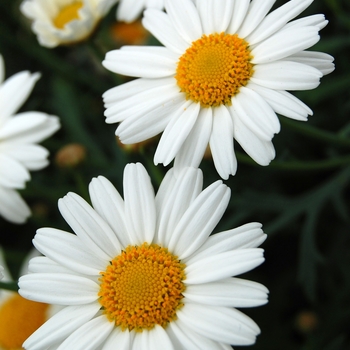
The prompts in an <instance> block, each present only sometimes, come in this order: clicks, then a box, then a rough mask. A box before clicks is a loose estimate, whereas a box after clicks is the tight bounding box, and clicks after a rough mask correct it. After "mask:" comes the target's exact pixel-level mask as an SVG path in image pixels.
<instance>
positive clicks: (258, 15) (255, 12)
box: [237, 0, 276, 39]
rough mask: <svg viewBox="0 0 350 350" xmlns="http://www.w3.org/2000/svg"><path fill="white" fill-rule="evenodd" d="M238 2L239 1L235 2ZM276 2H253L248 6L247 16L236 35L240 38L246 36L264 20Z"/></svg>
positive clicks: (255, 0) (268, 0)
mask: <svg viewBox="0 0 350 350" xmlns="http://www.w3.org/2000/svg"><path fill="white" fill-rule="evenodd" d="M237 1H240V0H237ZM275 2H276V0H253V1H251V3H250V5H249V9H248V12H247V15H246V16H245V18H244V21H243V23H242V25H241V27H240V28H239V29H238V31H237V34H238V36H239V37H240V38H243V39H244V38H245V37H246V36H248V35H249V34H250V33H251V32H252V31H253V30H254V29H255V28H256V27H257V26H258V25H259V24H260V22H261V21H262V20H263V19H264V17H265V16H266V14H267V13H268V12H269V11H270V9H271V7H272V6H273V4H274V3H275Z"/></svg>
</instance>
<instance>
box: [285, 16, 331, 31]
mask: <svg viewBox="0 0 350 350" xmlns="http://www.w3.org/2000/svg"><path fill="white" fill-rule="evenodd" d="M327 24H328V21H327V20H326V19H325V17H324V15H321V14H318V15H312V16H307V17H302V18H299V19H296V20H294V21H291V22H289V23H287V24H286V25H285V26H284V27H283V28H281V30H286V29H289V28H292V27H293V28H300V27H306V26H317V27H318V28H319V30H321V29H323V28H324V27H325V26H326V25H327Z"/></svg>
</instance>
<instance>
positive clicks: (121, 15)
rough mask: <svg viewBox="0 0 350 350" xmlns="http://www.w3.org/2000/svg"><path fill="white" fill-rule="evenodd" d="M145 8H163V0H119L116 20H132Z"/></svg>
mask: <svg viewBox="0 0 350 350" xmlns="http://www.w3.org/2000/svg"><path fill="white" fill-rule="evenodd" d="M145 8H150V9H159V10H162V9H163V8H164V0H119V5H118V9H117V20H118V21H124V22H133V21H135V20H136V19H138V18H139V17H140V16H141V13H142V11H143V10H144V9H145Z"/></svg>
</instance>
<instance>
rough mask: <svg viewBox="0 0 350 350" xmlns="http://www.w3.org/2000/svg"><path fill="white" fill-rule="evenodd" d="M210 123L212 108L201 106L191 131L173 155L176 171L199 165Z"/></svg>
mask: <svg viewBox="0 0 350 350" xmlns="http://www.w3.org/2000/svg"><path fill="white" fill-rule="evenodd" d="M212 124H213V112H212V108H201V110H200V112H199V115H198V118H197V120H196V122H195V124H194V126H193V128H192V130H191V132H190V133H189V135H188V136H187V138H186V140H185V142H184V143H183V145H182V146H181V148H180V150H179V151H178V153H177V155H176V157H175V161H174V168H175V169H176V171H179V169H182V168H184V167H187V166H190V167H195V168H197V167H198V166H199V164H200V163H201V161H202V159H203V155H204V153H205V151H206V149H207V147H208V143H209V139H210V135H211V132H212Z"/></svg>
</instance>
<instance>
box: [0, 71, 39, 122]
mask: <svg viewBox="0 0 350 350" xmlns="http://www.w3.org/2000/svg"><path fill="white" fill-rule="evenodd" d="M39 78H40V74H39V73H34V74H31V73H29V72H28V71H23V72H19V73H17V74H15V75H13V76H12V77H10V78H8V79H7V80H6V81H5V82H4V83H3V84H1V85H0V96H1V98H0V110H1V120H4V119H5V118H7V117H9V116H10V115H12V114H14V113H16V111H17V110H18V109H19V108H20V107H21V106H22V104H23V103H24V102H25V101H26V99H27V98H28V96H29V95H30V93H31V91H32V90H33V88H34V85H35V83H36V82H37V81H38V79H39ZM1 120H0V124H1Z"/></svg>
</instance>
